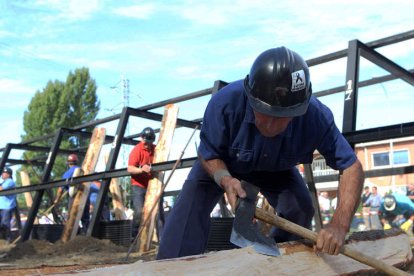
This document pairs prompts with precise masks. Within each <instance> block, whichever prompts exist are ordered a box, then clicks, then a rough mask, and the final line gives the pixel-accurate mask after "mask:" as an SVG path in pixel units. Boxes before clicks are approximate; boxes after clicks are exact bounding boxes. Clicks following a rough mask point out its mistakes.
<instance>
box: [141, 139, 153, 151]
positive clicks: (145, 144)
mask: <svg viewBox="0 0 414 276" xmlns="http://www.w3.org/2000/svg"><path fill="white" fill-rule="evenodd" d="M142 142H143V143H144V148H146V149H148V148H150V146H151V145H152V142H151V141H148V140H144V139H143V140H142Z"/></svg>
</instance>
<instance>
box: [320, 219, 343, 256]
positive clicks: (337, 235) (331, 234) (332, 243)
mask: <svg viewBox="0 0 414 276" xmlns="http://www.w3.org/2000/svg"><path fill="white" fill-rule="evenodd" d="M346 233H347V232H346V231H345V230H343V229H342V228H340V227H334V226H332V225H328V226H327V227H326V228H324V229H321V231H320V232H319V234H318V239H317V241H316V244H315V246H314V250H315V252H323V253H327V254H330V255H338V254H339V252H340V251H341V248H342V246H343V245H344V242H345V236H346Z"/></svg>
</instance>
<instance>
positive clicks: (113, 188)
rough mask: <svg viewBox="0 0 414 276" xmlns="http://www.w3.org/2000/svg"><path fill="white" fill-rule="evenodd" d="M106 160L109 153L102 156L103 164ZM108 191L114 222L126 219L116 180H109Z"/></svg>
mask: <svg viewBox="0 0 414 276" xmlns="http://www.w3.org/2000/svg"><path fill="white" fill-rule="evenodd" d="M108 158H109V153H106V154H105V155H104V159H105V164H106V163H107V162H108ZM109 191H110V192H111V194H112V206H113V208H114V209H113V213H114V215H115V220H123V219H127V216H126V213H125V206H124V200H123V196H122V191H121V187H120V186H119V181H118V179H117V178H112V179H111V183H110V184H109Z"/></svg>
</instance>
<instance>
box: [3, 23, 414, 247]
mask: <svg viewBox="0 0 414 276" xmlns="http://www.w3.org/2000/svg"><path fill="white" fill-rule="evenodd" d="M413 38H414V30H412V31H408V32H405V33H401V34H398V35H394V36H390V37H387V38H383V39H379V40H376V41H372V42H370V43H366V44H364V43H362V42H360V41H358V40H352V41H349V45H348V48H347V49H344V50H340V51H337V52H334V53H330V54H327V55H324V56H320V57H318V58H314V59H310V60H307V63H308V65H309V66H315V65H319V64H323V63H326V62H330V61H333V60H336V59H340V58H347V68H346V84H345V87H343V86H341V87H335V88H331V89H328V90H324V91H319V92H314V95H315V96H316V97H322V96H326V95H330V94H334V93H340V92H345V93H344V118H343V130H342V131H343V134H344V135H345V137H346V139H347V140H348V141H349V143H350V144H351V145H352V146H354V145H355V144H357V143H363V142H368V141H376V140H385V139H391V138H398V137H404V136H411V135H414V122H412V123H402V124H396V125H390V126H384V127H376V128H372V129H364V130H358V131H356V128H355V126H356V111H357V103H358V88H360V87H365V86H369V85H374V84H378V83H382V82H386V81H390V80H395V79H402V80H404V81H406V82H407V83H409V84H411V85H414V75H413V72H414V69H409V70H407V69H404V68H402V67H401V66H399V65H398V64H396V63H394V62H393V61H391V60H389V59H387V58H386V57H384V56H382V55H381V54H379V53H378V52H377V51H375V49H376V48H379V47H383V46H388V45H392V44H395V43H399V42H402V41H405V40H409V39H413ZM360 56H362V57H364V58H366V59H368V60H370V61H371V62H373V63H375V64H377V65H378V66H380V67H382V68H384V69H385V70H387V71H388V72H390V75H385V76H380V77H377V78H374V79H371V80H367V81H362V82H359V80H358V75H359V58H360ZM225 85H227V83H226V82H224V81H221V80H217V81H215V82H214V84H213V86H212V87H211V88H207V89H203V90H200V91H196V92H193V93H190V94H186V95H183V96H179V97H175V98H171V99H167V100H164V101H160V102H156V103H153V104H149V105H145V106H142V107H139V108H130V107H124V109H123V110H122V112H121V113H119V114H116V115H113V116H110V117H106V118H103V119H98V120H95V121H92V122H89V123H85V124H82V125H79V126H76V127H73V128H61V129H59V130H58V131H56V132H55V133H53V134H49V135H45V136H42V137H38V138H34V139H30V140H27V141H23V142H21V143H8V144H7V145H6V147H5V148H2V149H0V152H2V155H1V159H0V169H3V167H4V166H6V164H8V165H21V164H30V165H34V166H43V173H42V179H41V183H38V184H33V185H30V186H25V187H16V188H15V189H10V190H4V191H0V195H9V194H18V193H24V192H35V197H34V200H33V205H32V207H31V208H30V210H29V214H28V219H27V222H26V224H25V225H24V228H23V229H22V231H21V241H25V240H27V239H28V238H29V237H30V233H31V229H32V226H33V222H34V219H35V217H36V215H37V214H38V211H39V207H40V204H41V200H42V197H43V195H44V193H45V191H46V193H48V194H49V196H50V189H52V188H57V187H60V186H63V185H68V183H67V182H66V180H57V181H50V173H51V170H52V168H53V165H54V162H55V159H56V156H57V155H58V154H68V153H72V152H73V150H65V149H60V143H61V141H62V138H63V135H64V134H67V133H71V134H75V135H80V136H82V137H90V135H91V132H90V131H87V130H85V129H87V128H91V127H96V126H98V125H100V124H103V123H107V122H112V121H118V127H117V130H116V133H115V136H107V137H106V139H105V144H112V147H111V151H110V155H109V159H108V162H107V164H106V168H105V171H104V172H98V173H94V174H90V175H86V176H79V177H75V178H73V181H72V182H71V183H70V185H79V184H81V183H83V182H88V181H93V180H98V179H100V180H102V186H101V189H100V191H99V193H98V198H97V201H96V207H95V208H94V212H93V214H92V219H91V222H90V224H89V227H88V230H87V235H91V236H96V235H97V233H98V227H99V214H100V212H101V211H102V209H103V205H104V202H105V198H106V196H107V193H108V190H109V184H110V181H111V179H112V178H117V177H123V176H128V175H129V173H128V172H127V170H126V168H123V169H115V164H116V162H117V158H118V155H119V151H120V147H121V145H123V144H125V145H135V144H136V143H137V140H135V138H137V137H139V133H137V134H133V135H130V136H128V137H125V130H126V127H127V124H128V119H129V117H130V116H136V117H140V118H144V119H150V120H155V121H161V120H162V115H161V114H158V113H154V112H150V110H153V109H155V108H160V107H163V106H165V105H167V104H174V103H179V102H184V101H188V100H191V99H196V98H199V97H202V96H206V95H213V94H214V93H216V92H217V91H218V90H219V89H220V88H222V87H223V86H225ZM201 122H202V119H201V118H197V119H193V120H184V119H178V120H177V127H187V128H191V129H194V128H195V127H196V126H198V127H200V125H201ZM52 138H53V143H52V145H51V147H50V148H48V147H41V146H35V145H33V144H35V143H36V142H38V141H43V140H46V139H52ZM12 150H28V151H39V152H48V157H47V160H44V159H34V160H19V159H12V158H9V156H10V153H11V151H12ZM85 150H86V149H84V148H80V149H77V151H78V152H79V153H80V154H85ZM195 160H196V157H193V158H187V159H182V160H181V162H180V163H179V165H178V167H177V168H178V169H180V168H189V167H191V166H192V165H193V163H194V162H195ZM175 162H176V160H172V161H168V162H163V163H158V164H154V165H153V168H154V170H157V171H163V170H165V171H168V170H171V169H172V168H173V166H174V164H175ZM413 172H414V166H406V167H399V168H390V169H381V170H371V171H366V176H367V177H375V176H387V175H394V174H403V173H413ZM336 180H338V176H337V175H330V176H318V177H313V180H312V182H314V183H318V182H326V181H336Z"/></svg>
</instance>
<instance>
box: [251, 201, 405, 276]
mask: <svg viewBox="0 0 414 276" xmlns="http://www.w3.org/2000/svg"><path fill="white" fill-rule="evenodd" d="M255 217H256V218H258V219H260V220H262V221H264V222H267V223H269V224H272V225H274V226H276V227H278V228H280V229H283V230H285V231H287V232H290V233H292V234H295V235H297V236H300V237H302V238H305V239H308V240H311V241H313V242H316V240H317V238H318V234H317V233H315V232H313V231H311V230H309V229H306V228H304V227H302V226H300V225H297V224H295V223H293V222H290V221H288V220H286V219H284V218H281V217H279V216H276V215H274V214H271V213H269V212H267V211H264V210H263V209H260V208H256V212H255ZM341 253H342V254H344V255H345V256H348V257H350V258H352V259H354V260H356V261H358V262H361V263H363V264H366V265H369V266H371V267H373V268H376V269H378V270H380V271H382V272H385V273H387V274H389V275H410V274H408V273H406V272H404V271H402V270H400V269H398V268H396V267H394V266H392V265H389V264H387V263H385V262H383V261H381V260H377V259H375V258H373V257H370V256H368V255H365V254H363V253H361V252H359V251H357V250H354V249H352V248H351V247H349V246H348V245H345V246H344V247H343V248H342V250H341Z"/></svg>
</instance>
